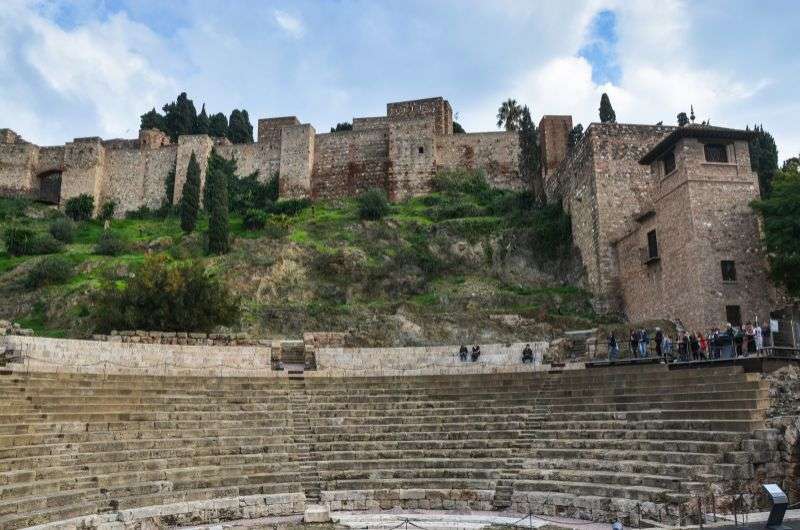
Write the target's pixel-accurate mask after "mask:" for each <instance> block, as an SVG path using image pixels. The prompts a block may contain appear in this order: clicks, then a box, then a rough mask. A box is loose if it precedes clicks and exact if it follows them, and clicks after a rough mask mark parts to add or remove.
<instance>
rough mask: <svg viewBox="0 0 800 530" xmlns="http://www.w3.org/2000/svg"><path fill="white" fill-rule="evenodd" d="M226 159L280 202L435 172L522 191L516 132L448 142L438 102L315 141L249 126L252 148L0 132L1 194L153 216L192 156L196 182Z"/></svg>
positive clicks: (405, 191)
mask: <svg viewBox="0 0 800 530" xmlns="http://www.w3.org/2000/svg"><path fill="white" fill-rule="evenodd" d="M212 148H213V149H216V150H217V151H218V152H219V154H220V155H222V156H224V157H226V158H231V159H235V160H236V161H237V164H238V170H239V174H241V175H248V174H251V173H253V172H254V171H258V172H259V178H260V179H261V180H263V181H266V180H267V179H269V178H271V177H272V176H273V175H275V174H278V175H279V184H280V196H281V197H284V198H298V197H309V198H314V199H316V198H337V197H351V196H353V195H355V194H358V193H360V192H362V191H365V190H367V189H369V188H371V187H380V188H383V189H385V190H386V191H387V193H388V194H389V197H390V198H391V199H392V200H400V199H403V198H406V197H411V196H414V195H417V194H420V193H425V192H427V191H429V189H430V178H431V177H432V176H433V175H434V174H435V173H436V172H437V171H439V170H441V169H454V168H466V169H483V170H485V172H486V175H487V178H488V180H489V181H490V183H492V184H493V185H495V186H498V187H503V188H509V189H522V188H524V187H526V183H524V182H523V181H522V179H521V178H520V176H519V172H518V158H519V142H518V136H517V134H516V133H509V132H494V133H473V134H453V112H452V109H451V107H450V104H449V103H448V102H447V101H446V100H444V99H443V98H441V97H437V98H429V99H421V100H414V101H405V102H397V103H389V104H388V105H387V113H386V116H380V117H366V118H354V120H353V130H352V131H343V132H338V133H323V134H317V133H316V131H315V130H314V127H313V126H311V125H310V124H303V123H300V121H299V120H298V119H297V118H296V117H294V116H286V117H277V118H266V119H261V120H259V121H258V141H257V142H255V143H252V144H230V142H228V141H227V140H225V139H220V138H212V137H209V136H207V135H184V136H180V137H179V138H178V141H177V142H176V143H171V142H170V141H169V138H168V137H166V136H165V135H164V134H163V133H161V132H160V131H157V130H143V131H140V133H139V138H138V139H133V140H119V139H118V140H102V139H100V138H96V137H91V138H76V139H75V140H73V141H72V142H69V143H67V144H66V145H63V146H54V147H40V146H37V145H34V144H31V143H28V142H26V141H25V140H23V139H22V138H21V137H20V136H19V135H17V134H16V133H15V132H13V131H11V130H9V129H2V130H0V192H2V193H4V194H13V195H29V196H32V197H40V198H42V197H43V196H42V193H43V190H44V188H45V181H46V180H47V179H49V178H53V177H54V176H55V177H56V178H58V177H60V194H58V195H57V198H56V200H55V201H51V202H57V203H60V204H63V203H64V202H65V201H66V199H69V198H70V197H74V196H77V195H79V194H82V193H88V194H90V195H92V196H93V197H94V198H95V205H96V207H98V208H99V206H100V205H101V204H103V203H104V202H107V201H115V202H116V203H117V205H118V209H117V213H118V215H123V214H124V212H127V211H131V210H136V209H138V208H139V207H142V206H146V207H148V208H157V207H158V206H160V205H161V204H162V201H163V199H164V197H165V187H166V182H167V178H168V175H169V174H170V172H172V171H175V188H174V189H175V193H174V197H173V200H174V201H175V202H177V201H178V200H180V195H181V191H182V189H183V184H184V182H185V180H186V168H187V165H188V162H189V158H190V157H191V155H192V153H194V154H195V156H196V157H197V160H198V163H199V164H200V167H201V181H204V180H205V166H206V160H207V158H208V156H209V154H210V152H211V150H212Z"/></svg>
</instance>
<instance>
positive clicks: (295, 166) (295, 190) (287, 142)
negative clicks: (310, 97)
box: [278, 124, 316, 198]
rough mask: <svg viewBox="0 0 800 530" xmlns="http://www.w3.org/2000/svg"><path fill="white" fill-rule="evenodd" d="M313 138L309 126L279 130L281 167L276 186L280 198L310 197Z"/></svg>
mask: <svg viewBox="0 0 800 530" xmlns="http://www.w3.org/2000/svg"><path fill="white" fill-rule="evenodd" d="M315 136H316V134H315V131H314V127H312V126H311V125H309V124H303V125H292V126H285V127H282V128H281V165H280V170H279V172H280V178H279V179H278V184H279V194H280V196H281V197H282V198H300V197H308V196H309V195H311V173H312V171H313V169H314V146H315V139H316V138H315Z"/></svg>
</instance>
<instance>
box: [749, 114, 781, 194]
mask: <svg viewBox="0 0 800 530" xmlns="http://www.w3.org/2000/svg"><path fill="white" fill-rule="evenodd" d="M748 128H749V127H748ZM753 131H754V132H755V133H756V134H755V136H754V137H753V139H752V140H750V167H751V168H752V169H753V171H754V172H755V173H757V174H758V187H759V189H760V191H761V196H762V197H766V196H768V195H769V194H770V191H772V179H773V178H774V177H775V173H776V172H777V171H778V146H777V145H775V138H773V137H772V135H771V134H770V133H768V132H767V131H765V130H764V126H763V125H761V126H759V125H756V126H754V127H753Z"/></svg>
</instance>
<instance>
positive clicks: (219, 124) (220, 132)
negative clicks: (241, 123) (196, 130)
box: [208, 112, 228, 138]
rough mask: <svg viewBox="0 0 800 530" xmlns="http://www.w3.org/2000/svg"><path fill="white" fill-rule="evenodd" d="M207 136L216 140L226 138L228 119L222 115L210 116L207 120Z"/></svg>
mask: <svg viewBox="0 0 800 530" xmlns="http://www.w3.org/2000/svg"><path fill="white" fill-rule="evenodd" d="M208 134H209V135H210V136H215V137H217V138H227V137H228V118H227V117H225V115H224V114H223V113H221V112H217V113H216V114H212V115H211V117H210V118H209V120H208Z"/></svg>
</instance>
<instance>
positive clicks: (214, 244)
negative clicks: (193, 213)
mask: <svg viewBox="0 0 800 530" xmlns="http://www.w3.org/2000/svg"><path fill="white" fill-rule="evenodd" d="M226 162H227V160H225V159H224V158H222V157H221V156H219V155H218V154H217V153H216V152H215V151H213V150H212V151H211V155H210V156H209V157H208V169H207V170H206V189H207V190H208V201H209V203H208V204H207V205H206V209H207V210H208V212H209V217H208V252H209V253H211V254H225V253H227V252H228V250H229V249H230V236H229V227H228V182H227V181H228V178H227V175H226V168H227V167H228V164H227V163H226Z"/></svg>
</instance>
